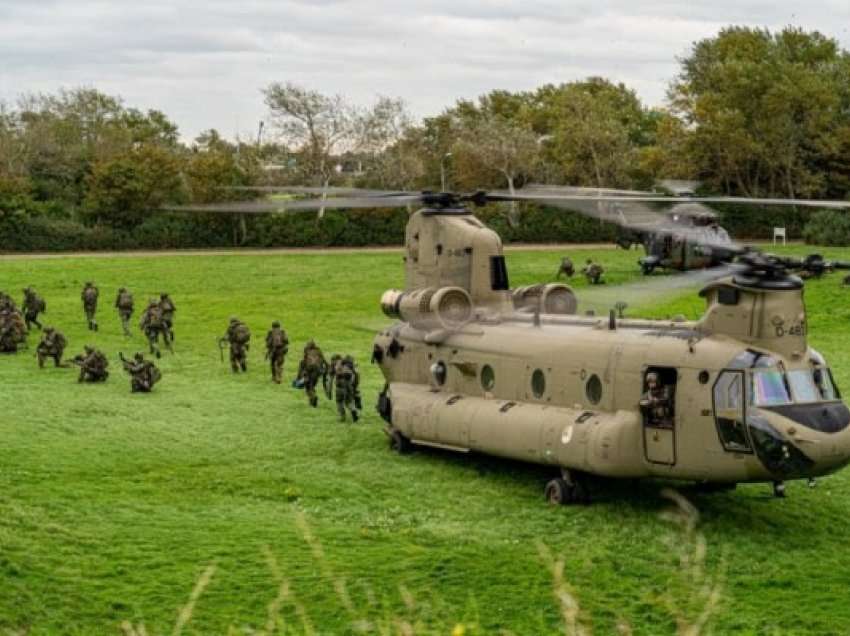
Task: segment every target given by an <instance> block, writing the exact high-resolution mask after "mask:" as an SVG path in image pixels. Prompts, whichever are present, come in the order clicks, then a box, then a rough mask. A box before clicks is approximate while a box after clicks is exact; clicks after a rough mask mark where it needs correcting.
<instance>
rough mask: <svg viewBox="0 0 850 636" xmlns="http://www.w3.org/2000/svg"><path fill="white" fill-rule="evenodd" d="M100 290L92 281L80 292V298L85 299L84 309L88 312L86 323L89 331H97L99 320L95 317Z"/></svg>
mask: <svg viewBox="0 0 850 636" xmlns="http://www.w3.org/2000/svg"><path fill="white" fill-rule="evenodd" d="M99 295H100V291H99V290H98V288H97V287H95V285H94V283H92V282H91V281H88V282H86V284H85V287H83V291H82V293H81V294H80V299H81V300H82V301H83V311H84V312H85V314H86V323H87V324H88V327H89V331H97V321H96V320H95V319H94V316H95V314H96V313H97V297H98V296H99Z"/></svg>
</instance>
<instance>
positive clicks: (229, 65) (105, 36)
mask: <svg viewBox="0 0 850 636" xmlns="http://www.w3.org/2000/svg"><path fill="white" fill-rule="evenodd" d="M727 24H746V25H750V26H765V27H769V28H772V29H779V28H782V27H783V26H785V25H788V24H794V25H799V26H801V27H803V28H806V29H818V30H820V31H822V32H824V33H825V34H827V35H830V36H832V37H836V38H837V39H838V40H839V41H840V42H841V43H842V44H843V45H844V46H845V47H848V48H850V36H848V32H847V27H845V26H843V25H847V24H850V5H848V3H846V1H844V0H842V1H841V2H838V1H836V0H827V1H821V2H812V3H808V4H805V5H801V4H800V3H798V2H791V1H790V0H772V1H770V2H768V1H766V0H739V1H736V2H733V1H731V0H716V1H715V2H712V3H707V2H706V3H701V4H699V5H697V4H696V3H693V2H686V1H685V0H645V1H644V2H640V3H636V2H633V1H629V2H626V1H625V0H612V1H609V2H599V1H596V2H592V1H589V0H576V1H570V2H564V1H563V0H557V1H555V0H538V1H535V2H527V1H526V2H522V1H517V0H489V1H488V2H480V1H472V0H434V1H432V2H419V1H413V2H398V1H397V0H395V1H392V2H391V1H390V0H378V1H376V2H354V1H345V0H319V1H316V0H309V1H308V0H304V1H298V0H283V1H275V0H244V1H243V2H239V3H234V2H232V1H223V0H207V1H205V2H201V1H200V0H182V1H180V2H172V1H167V0H147V1H146V2H128V1H127V0H113V1H105V0H40V1H39V2H32V1H31V0H3V2H2V4H0V60H2V61H3V64H2V66H0V99H5V100H14V99H15V97H16V96H17V95H19V94H21V93H26V92H37V91H48V92H49V91H55V90H56V89H58V88H60V87H70V86H76V85H86V86H95V87H97V88H99V89H101V90H104V91H107V92H109V93H114V94H119V95H121V96H123V97H124V98H125V100H126V102H127V103H128V104H131V105H134V106H138V107H143V108H158V109H160V110H163V111H164V112H166V113H167V114H168V115H169V116H171V117H172V118H174V119H175V120H176V121H177V123H178V124H179V125H180V129H181V131H182V133H183V135H184V136H185V137H187V138H191V137H192V136H194V135H196V134H197V133H198V132H200V131H201V130H204V129H206V128H211V127H215V128H218V129H219V130H220V131H221V132H222V133H223V134H225V135H233V134H235V133H240V134H243V135H250V134H253V131H254V130H255V129H256V125H257V122H258V121H259V120H260V119H263V118H264V117H265V116H266V113H265V110H264V106H263V101H262V96H261V94H260V89H261V88H262V87H264V86H266V85H267V84H269V83H270V82H272V81H295V82H298V83H301V84H304V85H307V86H310V87H312V88H316V89H317V90H320V91H323V92H327V93H342V94H345V95H347V96H349V97H350V98H351V99H352V100H354V101H356V102H359V103H367V102H370V101H371V100H372V99H374V97H375V96H376V95H377V94H386V95H393V96H400V97H403V98H405V99H406V100H407V102H408V104H409V105H410V106H411V108H412V109H413V111H414V112H415V113H416V114H417V115H420V116H421V115H428V114H433V113H437V112H439V111H440V110H442V109H443V108H444V107H445V106H447V105H449V104H451V103H453V102H454V101H455V100H456V99H458V98H461V97H463V98H474V97H476V96H477V95H479V94H481V93H484V92H486V91H489V90H492V89H495V88H502V89H509V90H524V89H532V88H534V87H536V86H539V85H540V84H543V83H547V82H553V83H558V82H564V81H570V80H574V79H580V78H583V77H587V76H590V75H602V76H606V77H610V78H611V79H614V80H616V81H622V82H624V83H626V84H627V85H629V86H631V87H632V88H634V89H635V90H636V91H637V92H638V94H639V95H640V96H641V98H642V99H643V100H644V101H645V102H647V103H649V104H653V105H658V104H661V103H662V102H663V99H664V94H665V90H666V87H667V83H668V82H669V80H670V79H671V78H672V77H673V76H674V75H675V73H676V71H677V63H676V57H677V56H681V55H683V54H685V53H686V52H687V50H688V48H689V46H690V45H691V44H692V43H693V42H694V41H696V40H698V39H701V38H704V37H710V36H712V35H714V34H715V33H716V32H717V30H718V29H720V28H722V27H723V26H725V25H727Z"/></svg>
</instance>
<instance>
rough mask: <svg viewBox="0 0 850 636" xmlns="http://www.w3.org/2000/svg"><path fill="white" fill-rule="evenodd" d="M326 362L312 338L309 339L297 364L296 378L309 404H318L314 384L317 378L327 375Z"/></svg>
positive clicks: (317, 382)
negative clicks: (299, 362)
mask: <svg viewBox="0 0 850 636" xmlns="http://www.w3.org/2000/svg"><path fill="white" fill-rule="evenodd" d="M327 372H328V362H327V360H325V356H324V355H323V354H322V350H321V349H319V347H318V345H316V343H315V341H314V340H312V339H311V340H309V341H308V342H307V345H306V346H305V347H304V357H303V358H302V359H301V364H299V365H298V380H297V382H298V383H300V384H301V385H302V386H303V387H304V390H305V391H306V393H307V398H308V399H309V400H310V406H314V407H315V406H318V404H319V397H318V396H317V395H316V386H317V385H318V384H319V378H321V377H324V376H326V375H327Z"/></svg>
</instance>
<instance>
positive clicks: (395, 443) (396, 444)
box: [387, 428, 412, 455]
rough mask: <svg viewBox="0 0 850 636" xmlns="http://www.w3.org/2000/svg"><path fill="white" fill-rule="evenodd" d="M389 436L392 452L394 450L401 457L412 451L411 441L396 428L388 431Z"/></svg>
mask: <svg viewBox="0 0 850 636" xmlns="http://www.w3.org/2000/svg"><path fill="white" fill-rule="evenodd" d="M387 435H389V438H390V449H391V450H394V451H395V452H396V453H398V454H399V455H406V454H407V453H409V452H410V451H411V449H412V444H411V443H410V440H409V439H407V438H406V437H405V436H404V435H402V434H401V431H399V430H398V429H396V428H391V429H388V430H387Z"/></svg>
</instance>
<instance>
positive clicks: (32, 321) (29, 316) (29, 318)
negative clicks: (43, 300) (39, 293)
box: [24, 311, 41, 329]
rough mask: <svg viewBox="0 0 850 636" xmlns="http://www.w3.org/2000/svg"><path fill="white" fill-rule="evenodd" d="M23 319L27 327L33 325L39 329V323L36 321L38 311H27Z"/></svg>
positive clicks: (29, 327)
mask: <svg viewBox="0 0 850 636" xmlns="http://www.w3.org/2000/svg"><path fill="white" fill-rule="evenodd" d="M24 320H25V321H26V323H27V329H31V328H32V327H31V325H35V326H36V327H38V328H39V329H41V323H40V322H39V321H38V312H37V311H28V312H26V313H25V314H24Z"/></svg>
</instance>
